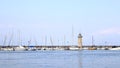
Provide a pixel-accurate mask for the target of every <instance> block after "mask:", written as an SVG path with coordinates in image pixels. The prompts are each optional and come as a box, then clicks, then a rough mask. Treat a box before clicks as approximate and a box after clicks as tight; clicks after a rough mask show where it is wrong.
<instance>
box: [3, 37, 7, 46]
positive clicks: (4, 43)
mask: <svg viewBox="0 0 120 68" xmlns="http://www.w3.org/2000/svg"><path fill="white" fill-rule="evenodd" d="M6 40H7V35H5V39H4V42H3V46H5V45H6Z"/></svg>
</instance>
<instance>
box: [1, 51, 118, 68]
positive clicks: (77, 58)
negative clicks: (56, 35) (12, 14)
mask: <svg viewBox="0 0 120 68" xmlns="http://www.w3.org/2000/svg"><path fill="white" fill-rule="evenodd" d="M0 68H120V51H102V50H101V51H99V50H98V51H20V52H15V51H10V52H8V51H1V52H0Z"/></svg>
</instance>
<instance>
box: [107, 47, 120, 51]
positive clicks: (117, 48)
mask: <svg viewBox="0 0 120 68" xmlns="http://www.w3.org/2000/svg"><path fill="white" fill-rule="evenodd" d="M109 50H120V47H116V48H110V49H109Z"/></svg>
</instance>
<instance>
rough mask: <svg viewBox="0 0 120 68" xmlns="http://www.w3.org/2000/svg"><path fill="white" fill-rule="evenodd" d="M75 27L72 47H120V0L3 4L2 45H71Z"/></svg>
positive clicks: (0, 20)
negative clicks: (80, 38) (80, 42)
mask: <svg viewBox="0 0 120 68" xmlns="http://www.w3.org/2000/svg"><path fill="white" fill-rule="evenodd" d="M72 27H73V33H74V36H73V38H74V43H73V44H77V35H78V34H79V33H81V34H82V35H83V44H84V45H87V44H91V37H92V36H93V37H94V44H109V45H110V44H120V0H0V44H2V45H3V43H4V39H5V37H6V39H7V40H6V45H8V44H9V41H10V38H11V39H12V41H11V45H12V44H19V43H20V40H21V42H22V44H25V45H27V44H28V41H29V40H31V44H35V40H36V42H37V44H41V45H44V44H45V38H46V39H47V44H51V43H50V38H51V39H52V41H53V44H54V45H55V44H59V45H61V44H72V42H71V41H72ZM12 35H13V37H12ZM64 39H65V43H64Z"/></svg>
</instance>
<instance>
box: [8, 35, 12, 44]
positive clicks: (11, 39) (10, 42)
mask: <svg viewBox="0 0 120 68" xmlns="http://www.w3.org/2000/svg"><path fill="white" fill-rule="evenodd" d="M12 39H13V33H12V34H11V36H10V40H9V44H8V46H10V44H11V41H12Z"/></svg>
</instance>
